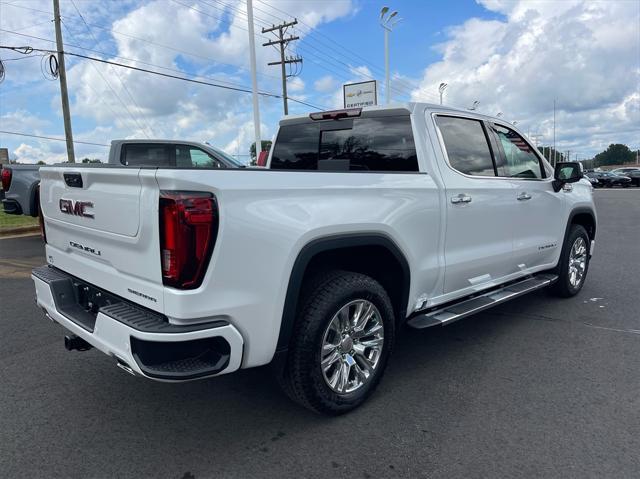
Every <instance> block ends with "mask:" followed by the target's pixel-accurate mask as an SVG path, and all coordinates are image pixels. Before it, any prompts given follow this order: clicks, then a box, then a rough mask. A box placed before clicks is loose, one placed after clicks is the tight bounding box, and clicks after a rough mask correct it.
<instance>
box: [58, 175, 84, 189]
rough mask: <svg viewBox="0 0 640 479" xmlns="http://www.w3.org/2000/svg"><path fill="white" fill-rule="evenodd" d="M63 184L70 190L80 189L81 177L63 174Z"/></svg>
mask: <svg viewBox="0 0 640 479" xmlns="http://www.w3.org/2000/svg"><path fill="white" fill-rule="evenodd" d="M62 176H64V182H65V183H66V184H67V186H70V187H71V188H82V175H81V174H80V173H64V174H63V175H62Z"/></svg>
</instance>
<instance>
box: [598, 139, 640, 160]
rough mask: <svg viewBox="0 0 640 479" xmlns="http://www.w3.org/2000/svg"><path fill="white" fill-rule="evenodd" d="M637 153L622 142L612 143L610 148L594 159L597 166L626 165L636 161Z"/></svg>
mask: <svg viewBox="0 0 640 479" xmlns="http://www.w3.org/2000/svg"><path fill="white" fill-rule="evenodd" d="M635 159H636V158H635V154H634V153H633V151H631V150H630V149H629V147H628V146H627V145H623V144H622V143H612V144H610V145H609V148H607V149H606V150H604V151H603V152H601V153H598V154H597V155H596V156H595V158H594V160H595V164H596V165H597V166H603V165H624V164H625V163H632V162H634V161H635Z"/></svg>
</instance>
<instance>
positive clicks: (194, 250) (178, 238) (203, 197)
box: [160, 191, 218, 289]
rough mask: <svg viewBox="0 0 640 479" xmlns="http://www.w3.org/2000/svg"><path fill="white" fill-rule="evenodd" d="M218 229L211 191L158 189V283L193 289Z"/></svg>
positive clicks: (208, 257) (197, 284) (207, 262)
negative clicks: (160, 270) (159, 280)
mask: <svg viewBox="0 0 640 479" xmlns="http://www.w3.org/2000/svg"><path fill="white" fill-rule="evenodd" d="M217 232H218V207H217V204H216V199H215V197H214V196H213V195H212V194H211V193H201V192H193V191H162V192H161V195H160V262H161V264H162V282H163V284H164V285H166V286H172V287H174V288H178V289H193V288H197V287H198V286H200V284H202V279H203V277H204V274H205V272H206V271H207V266H208V264H209V259H210V258H211V252H212V251H213V246H214V244H215V241H216V235H217Z"/></svg>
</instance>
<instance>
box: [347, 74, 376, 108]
mask: <svg viewBox="0 0 640 479" xmlns="http://www.w3.org/2000/svg"><path fill="white" fill-rule="evenodd" d="M342 93H343V95H344V107H345V108H356V107H362V106H371V105H377V104H378V89H377V88H376V81H375V80H371V81H364V82H360V83H348V84H346V85H342Z"/></svg>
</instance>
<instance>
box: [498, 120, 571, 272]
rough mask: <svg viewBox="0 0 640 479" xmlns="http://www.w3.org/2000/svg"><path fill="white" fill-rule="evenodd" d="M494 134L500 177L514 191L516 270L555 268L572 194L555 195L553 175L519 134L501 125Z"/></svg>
mask: <svg viewBox="0 0 640 479" xmlns="http://www.w3.org/2000/svg"><path fill="white" fill-rule="evenodd" d="M490 130H491V131H492V133H493V134H494V135H495V138H496V139H497V143H498V144H499V148H498V155H496V159H497V170H498V175H500V176H501V177H504V178H509V180H510V181H511V183H512V184H513V187H514V194H513V197H512V199H511V201H510V203H511V204H512V205H513V207H512V209H511V214H512V218H513V259H514V266H515V268H517V269H518V270H525V269H530V268H537V267H540V266H543V265H549V264H552V263H554V262H555V261H556V260H557V258H558V254H559V251H560V249H561V248H562V241H563V239H564V230H565V227H566V224H565V218H566V217H567V215H566V214H565V211H564V209H565V208H566V203H565V201H564V196H565V195H566V194H571V193H570V191H565V190H560V191H558V192H555V191H553V186H552V185H551V182H552V181H553V178H552V175H551V172H550V171H548V170H547V169H545V167H544V163H543V161H542V159H541V157H540V155H538V154H536V152H535V150H534V147H533V146H531V145H530V144H529V143H528V142H527V141H526V140H525V139H524V138H523V137H522V136H521V135H519V134H518V133H517V132H516V131H515V130H513V129H512V128H509V127H507V126H504V125H498V124H491V125H490ZM569 189H570V185H569V186H568V187H567V190H569Z"/></svg>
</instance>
